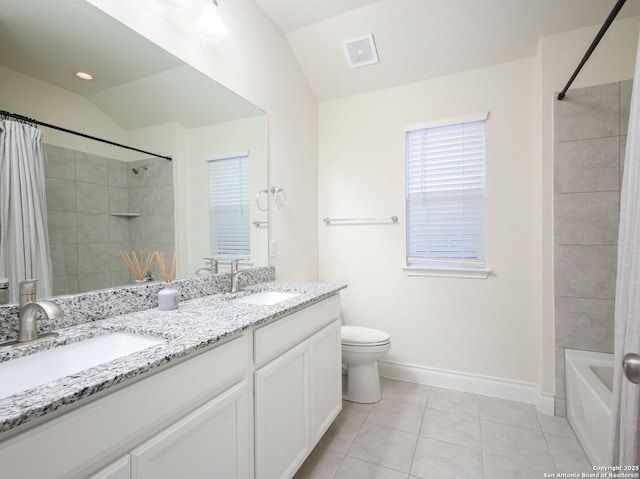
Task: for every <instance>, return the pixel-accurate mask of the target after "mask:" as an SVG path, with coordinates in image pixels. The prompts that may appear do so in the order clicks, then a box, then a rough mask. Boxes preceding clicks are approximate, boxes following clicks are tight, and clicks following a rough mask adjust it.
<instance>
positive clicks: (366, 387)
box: [342, 361, 382, 404]
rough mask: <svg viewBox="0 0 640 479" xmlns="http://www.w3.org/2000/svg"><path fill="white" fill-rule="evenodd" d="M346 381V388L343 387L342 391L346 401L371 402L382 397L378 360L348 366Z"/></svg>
mask: <svg viewBox="0 0 640 479" xmlns="http://www.w3.org/2000/svg"><path fill="white" fill-rule="evenodd" d="M346 382H347V384H346V390H344V388H343V393H342V399H344V400H346V401H351V402H357V403H363V404H370V403H374V402H378V401H380V399H381V398H382V394H381V392H380V375H379V374H378V361H372V362H369V363H367V364H352V365H350V366H347V381H346Z"/></svg>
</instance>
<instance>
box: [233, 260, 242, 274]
mask: <svg viewBox="0 0 640 479" xmlns="http://www.w3.org/2000/svg"><path fill="white" fill-rule="evenodd" d="M239 264H240V260H239V259H234V260H233V261H232V262H231V272H232V273H236V272H237V271H238V265H239Z"/></svg>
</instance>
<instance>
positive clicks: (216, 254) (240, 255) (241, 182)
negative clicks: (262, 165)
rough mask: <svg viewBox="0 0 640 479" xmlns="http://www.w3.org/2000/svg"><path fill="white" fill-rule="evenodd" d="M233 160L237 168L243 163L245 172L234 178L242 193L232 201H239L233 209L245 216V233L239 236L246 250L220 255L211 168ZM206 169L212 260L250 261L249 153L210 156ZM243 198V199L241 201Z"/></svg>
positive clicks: (239, 152)
mask: <svg viewBox="0 0 640 479" xmlns="http://www.w3.org/2000/svg"><path fill="white" fill-rule="evenodd" d="M233 160H237V163H238V167H240V166H241V164H242V163H243V162H244V166H245V171H244V172H242V173H241V174H239V175H238V176H237V177H236V179H237V181H238V186H240V187H241V188H242V191H241V193H239V194H238V195H237V197H236V198H232V199H236V200H239V201H238V202H237V203H236V204H235V205H234V207H239V208H240V211H242V212H243V213H244V214H245V215H246V216H247V224H246V231H245V232H244V234H243V235H241V236H242V237H243V239H244V240H245V243H246V248H244V249H242V250H241V252H237V253H221V252H220V247H219V246H220V243H219V238H220V235H219V232H217V231H215V224H214V215H215V214H214V212H213V209H214V208H213V202H214V197H213V194H214V193H213V190H212V188H213V187H214V185H212V178H213V175H214V172H213V168H214V165H216V164H217V165H220V164H221V163H220V162H223V161H233ZM232 167H233V165H232ZM207 168H208V183H209V185H208V189H209V191H208V208H209V215H208V216H209V248H210V250H211V252H210V254H211V255H212V257H213V258H216V259H218V260H221V259H226V258H229V259H241V260H250V259H251V226H250V219H251V198H250V183H249V178H250V172H249V170H250V164H249V151H248V150H243V151H236V152H230V153H225V154H218V155H211V156H210V157H209V159H207ZM243 196H244V198H243V199H241V198H242V197H243ZM239 216H240V215H239ZM216 245H217V248H216Z"/></svg>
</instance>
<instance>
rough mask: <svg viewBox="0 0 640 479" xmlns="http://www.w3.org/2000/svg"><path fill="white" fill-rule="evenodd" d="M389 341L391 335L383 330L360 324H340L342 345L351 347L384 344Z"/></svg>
mask: <svg viewBox="0 0 640 479" xmlns="http://www.w3.org/2000/svg"><path fill="white" fill-rule="evenodd" d="M390 342H391V336H389V334H388V333H385V332H384V331H380V330H379V329H373V328H365V327H362V326H342V345H343V346H353V347H364V348H367V347H375V346H385V345H387V344H389V343H390Z"/></svg>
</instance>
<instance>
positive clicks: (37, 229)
mask: <svg viewBox="0 0 640 479" xmlns="http://www.w3.org/2000/svg"><path fill="white" fill-rule="evenodd" d="M41 137H42V132H41V131H40V130H38V129H37V128H34V127H32V126H29V125H26V124H23V123H19V122H16V121H10V120H2V121H0V277H1V276H4V277H7V278H9V300H10V302H12V303H17V302H18V283H19V282H20V281H22V280H25V279H28V278H36V279H37V280H38V297H48V296H51V294H52V291H51V259H50V256H49V235H48V232H47V203H46V196H45V189H44V184H45V183H44V182H45V176H44V149H43V145H42V138H41Z"/></svg>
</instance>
